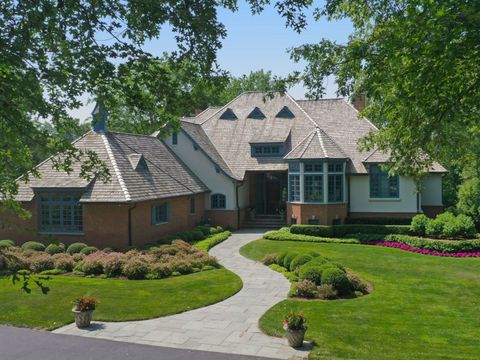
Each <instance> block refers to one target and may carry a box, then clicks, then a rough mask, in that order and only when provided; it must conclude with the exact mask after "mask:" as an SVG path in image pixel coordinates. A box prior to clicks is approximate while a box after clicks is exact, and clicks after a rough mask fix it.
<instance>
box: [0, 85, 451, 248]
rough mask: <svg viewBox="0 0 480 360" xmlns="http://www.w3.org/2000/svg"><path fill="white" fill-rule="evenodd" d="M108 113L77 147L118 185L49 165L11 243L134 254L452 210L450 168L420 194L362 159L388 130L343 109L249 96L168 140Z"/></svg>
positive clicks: (7, 234)
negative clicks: (254, 232)
mask: <svg viewBox="0 0 480 360" xmlns="http://www.w3.org/2000/svg"><path fill="white" fill-rule="evenodd" d="M99 113H100V110H99V109H98V108H96V109H95V111H94V116H96V117H97V121H96V122H95V123H96V125H95V128H94V129H93V130H92V131H90V132H88V133H87V134H85V135H84V136H83V137H81V138H80V139H78V140H77V141H75V143H74V145H75V146H76V147H78V148H80V149H84V150H93V151H95V152H96V153H97V154H98V156H99V157H100V159H102V160H103V161H104V162H105V163H106V164H107V166H108V169H109V172H110V174H111V180H110V181H109V182H106V183H105V182H103V181H100V180H98V179H93V180H92V181H86V180H84V179H82V178H80V177H79V172H80V165H79V164H76V165H75V167H74V171H73V173H71V174H66V173H62V172H57V171H55V170H53V168H52V159H47V160H46V161H45V162H43V163H41V164H40V165H39V166H38V171H39V173H40V174H41V177H40V178H33V179H32V180H31V181H30V182H29V183H24V182H22V181H21V179H20V180H19V186H20V189H19V194H18V197H17V199H18V200H19V201H21V202H22V203H23V206H24V207H25V208H26V209H28V210H30V211H31V212H32V218H31V219H30V220H28V221H21V222H20V223H19V221H18V220H15V219H13V218H11V219H7V218H6V216H5V215H2V217H4V220H11V221H7V223H9V224H7V226H3V227H2V228H0V238H12V239H13V240H16V241H27V240H39V239H43V238H45V237H54V238H56V239H58V240H61V241H64V242H73V241H86V242H88V243H90V244H93V245H97V246H103V247H104V246H116V247H127V246H140V245H143V244H145V243H148V242H153V241H156V240H159V239H161V238H162V237H165V236H167V235H169V234H172V233H176V232H179V231H184V230H187V229H189V228H191V227H193V226H194V225H196V224H198V223H200V222H208V223H212V224H216V225H217V224H218V225H224V226H230V227H233V228H238V227H241V226H243V225H247V226H252V225H263V224H264V222H265V221H270V223H272V222H273V223H274V224H278V225H280V224H282V223H289V224H290V223H297V224H300V223H301V224H308V223H312V224H332V223H341V222H344V221H345V219H346V218H347V217H411V216H413V215H414V214H417V213H421V212H424V213H426V214H428V215H434V214H436V213H438V212H440V211H442V210H443V206H442V174H443V173H444V172H445V171H446V170H445V169H444V168H443V167H441V166H440V165H439V164H434V166H433V167H432V169H431V171H430V173H429V174H428V176H426V178H425V180H424V183H423V185H422V188H421V190H420V191H417V186H416V185H415V183H414V181H413V180H412V179H411V178H408V177H405V176H401V175H400V176H394V177H389V176H388V174H387V173H386V172H385V171H384V170H383V169H382V167H381V165H382V164H383V163H386V162H388V160H389V159H388V155H386V154H383V153H380V152H379V151H373V152H371V153H364V152H360V151H359V150H358V145H357V141H358V139H359V138H361V137H362V136H364V135H366V134H368V133H369V132H371V131H377V129H376V128H375V126H374V125H372V124H371V123H370V122H369V121H368V120H366V119H359V117H358V112H357V110H356V109H355V108H354V107H353V106H352V105H350V104H349V103H348V102H346V101H345V100H343V99H332V100H318V101H306V100H302V101H296V100H294V99H293V98H292V97H290V96H289V95H288V94H285V95H280V94H277V95H274V96H267V95H266V94H264V93H261V92H247V93H243V94H241V95H240V96H238V97H237V98H235V99H234V100H232V101H231V102H230V103H228V104H226V105H225V106H223V107H216V108H208V109H206V110H204V111H203V112H201V113H199V114H198V115H197V116H195V117H190V118H184V119H182V120H181V128H180V130H179V131H178V132H176V133H174V134H172V135H170V136H168V137H167V138H163V139H159V138H158V133H155V134H152V135H151V136H143V135H133V134H125V133H118V132H110V131H108V130H107V127H106V126H105V117H104V116H103V115H102V116H100V115H99ZM102 114H103V113H102ZM19 225H20V226H19Z"/></svg>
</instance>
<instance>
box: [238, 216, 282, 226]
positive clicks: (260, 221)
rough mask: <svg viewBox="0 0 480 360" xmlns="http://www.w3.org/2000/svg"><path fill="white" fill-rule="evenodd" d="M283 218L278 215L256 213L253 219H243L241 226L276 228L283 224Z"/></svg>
mask: <svg viewBox="0 0 480 360" xmlns="http://www.w3.org/2000/svg"><path fill="white" fill-rule="evenodd" d="M285 225H286V222H285V219H284V218H282V217H281V216H279V215H257V216H256V217H255V219H245V221H244V222H243V227H249V228H268V229H278V228H281V227H282V226H285Z"/></svg>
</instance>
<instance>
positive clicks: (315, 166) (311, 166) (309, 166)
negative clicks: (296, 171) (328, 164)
mask: <svg viewBox="0 0 480 360" xmlns="http://www.w3.org/2000/svg"><path fill="white" fill-rule="evenodd" d="M304 171H305V172H318V173H323V163H306V164H305V165H304Z"/></svg>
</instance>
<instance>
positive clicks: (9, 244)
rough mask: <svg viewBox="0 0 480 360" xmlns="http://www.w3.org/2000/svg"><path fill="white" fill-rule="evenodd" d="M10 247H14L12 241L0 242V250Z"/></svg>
mask: <svg viewBox="0 0 480 360" xmlns="http://www.w3.org/2000/svg"><path fill="white" fill-rule="evenodd" d="M12 246H15V242H14V241H13V240H0V249H6V248H9V247H12Z"/></svg>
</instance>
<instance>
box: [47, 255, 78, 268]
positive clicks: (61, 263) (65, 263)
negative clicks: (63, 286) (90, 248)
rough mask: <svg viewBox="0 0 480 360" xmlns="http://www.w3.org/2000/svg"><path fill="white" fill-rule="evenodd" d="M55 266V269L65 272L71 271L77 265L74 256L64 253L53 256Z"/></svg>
mask: <svg viewBox="0 0 480 360" xmlns="http://www.w3.org/2000/svg"><path fill="white" fill-rule="evenodd" d="M52 259H53V266H54V267H55V269H60V270H62V271H64V272H70V271H72V270H73V267H74V266H75V262H74V260H73V258H72V256H70V255H68V254H64V253H59V254H55V255H53V256H52Z"/></svg>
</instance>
